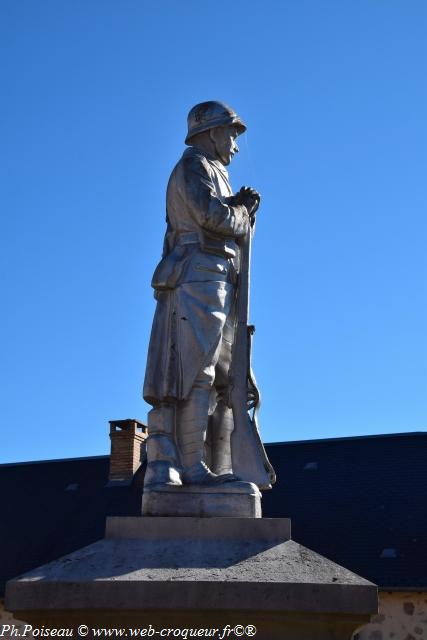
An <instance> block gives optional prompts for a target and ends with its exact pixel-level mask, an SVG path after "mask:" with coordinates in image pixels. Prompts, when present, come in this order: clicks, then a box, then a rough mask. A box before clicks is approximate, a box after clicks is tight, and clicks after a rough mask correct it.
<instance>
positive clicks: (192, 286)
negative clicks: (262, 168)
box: [143, 101, 260, 487]
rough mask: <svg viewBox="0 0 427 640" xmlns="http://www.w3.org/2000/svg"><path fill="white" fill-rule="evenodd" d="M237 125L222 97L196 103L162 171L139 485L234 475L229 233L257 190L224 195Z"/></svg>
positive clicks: (238, 229) (214, 480) (235, 254)
mask: <svg viewBox="0 0 427 640" xmlns="http://www.w3.org/2000/svg"><path fill="white" fill-rule="evenodd" d="M245 130H246V126H245V124H244V123H243V122H242V120H241V119H240V118H239V116H238V115H237V114H236V113H235V112H234V111H233V109H231V108H230V107H229V106H227V105H226V104H224V103H222V102H217V101H210V102H203V103H201V104H198V105H196V106H195V107H193V108H192V109H191V111H190V113H189V115H188V134H187V137H186V139H185V143H186V144H187V145H189V147H188V148H187V149H186V150H185V151H184V154H183V156H182V157H181V159H180V160H179V162H178V164H177V165H176V166H175V168H174V170H173V171H172V174H171V177H170V179H169V183H168V188H167V216H166V222H167V230H166V235H165V241H164V249H163V257H162V260H161V261H160V263H159V265H158V266H157V268H156V270H155V272H154V276H153V280H152V286H153V288H154V289H155V298H156V299H157V308H156V312H155V317H154V321H153V328H152V333H151V339H150V345H149V351H148V361H147V369H146V375H145V382H144V392H143V395H144V399H145V400H146V401H147V402H148V403H150V404H151V405H152V406H153V409H152V410H151V411H150V412H149V414H148V433H149V438H148V442H147V462H148V464H147V471H146V476H145V486H146V487H155V486H158V485H164V484H166V485H181V484H201V485H216V484H221V483H223V482H230V481H234V480H239V478H238V477H237V476H236V475H234V473H233V466H232V451H231V434H232V432H233V428H234V423H233V412H232V409H231V405H230V401H229V391H230V389H229V368H230V362H231V356H232V349H233V341H234V332H235V298H236V295H235V294H236V281H237V276H238V273H239V246H238V239H239V238H242V237H243V236H245V234H247V233H248V231H249V229H250V225H251V222H253V220H254V216H255V213H256V211H257V209H258V206H259V201H260V196H259V194H258V193H257V192H256V191H255V190H254V189H251V188H249V187H242V189H241V190H240V191H239V192H238V193H237V194H236V195H233V192H232V189H231V186H230V182H229V178H228V173H227V170H226V168H225V167H226V166H227V165H228V164H229V163H230V161H231V159H232V158H233V156H234V154H235V153H237V152H238V150H239V149H238V146H237V144H236V138H237V136H238V135H240V134H241V133H243V132H244V131H245Z"/></svg>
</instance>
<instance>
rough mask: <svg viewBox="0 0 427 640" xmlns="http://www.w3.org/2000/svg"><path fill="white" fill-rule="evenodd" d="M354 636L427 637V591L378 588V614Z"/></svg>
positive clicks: (357, 639)
mask: <svg viewBox="0 0 427 640" xmlns="http://www.w3.org/2000/svg"><path fill="white" fill-rule="evenodd" d="M353 640H427V591H424V592H422V593H419V592H411V591H408V592H404V591H395V592H386V591H380V593H379V613H378V615H377V616H375V617H374V618H373V619H372V622H371V623H370V624H368V625H366V627H363V629H361V630H360V631H359V632H358V633H356V634H354V636H353Z"/></svg>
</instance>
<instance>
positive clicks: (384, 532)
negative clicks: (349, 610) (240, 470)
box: [263, 432, 427, 590]
mask: <svg viewBox="0 0 427 640" xmlns="http://www.w3.org/2000/svg"><path fill="white" fill-rule="evenodd" d="M267 450H268V455H269V457H270V460H271V462H272V464H273V466H274V467H275V469H276V471H277V475H278V480H277V483H276V485H275V486H274V488H273V490H272V491H270V492H268V493H267V492H266V493H264V497H263V514H264V515H265V516H270V517H280V516H288V517H290V518H291V519H292V537H293V538H294V539H295V540H297V541H298V542H300V543H301V544H303V545H304V546H306V547H309V548H311V549H314V550H315V551H317V552H319V553H320V554H321V555H324V556H326V557H327V558H330V559H331V560H334V561H335V562H337V563H338V564H342V565H343V566H345V567H347V568H348V569H351V570H352V571H354V572H355V573H357V574H359V575H361V576H363V577H365V578H368V579H369V580H372V582H375V583H376V584H378V585H379V586H381V587H382V588H387V587H390V588H392V589H396V588H401V589H410V588H412V587H413V588H415V590H416V589H417V588H427V563H426V562H425V558H426V557H427V433H425V432H424V433H407V434H392V435H385V436H368V437H355V438H339V439H330V440H313V441H305V442H304V441H302V442H284V443H276V444H273V445H269V446H267ZM394 556H395V557H394Z"/></svg>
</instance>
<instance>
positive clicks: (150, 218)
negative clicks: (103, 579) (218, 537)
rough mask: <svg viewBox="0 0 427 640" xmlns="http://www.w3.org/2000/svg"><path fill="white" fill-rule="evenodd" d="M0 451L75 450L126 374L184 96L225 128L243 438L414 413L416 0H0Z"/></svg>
mask: <svg viewBox="0 0 427 640" xmlns="http://www.w3.org/2000/svg"><path fill="white" fill-rule="evenodd" d="M0 14H1V15H0V43H1V44H0V47H1V70H0V73H1V76H0V77H1V86H2V100H1V103H0V111H1V118H0V139H1V141H2V150H3V153H2V154H1V158H0V163H1V184H0V206H1V213H2V233H1V256H0V263H1V273H2V282H3V286H2V294H1V302H2V313H1V327H0V331H1V333H0V335H1V338H2V356H3V357H2V361H3V366H2V368H1V380H0V389H1V396H2V398H1V413H2V427H3V428H2V436H1V442H2V445H1V450H0V451H1V453H0V462H14V461H20V460H30V459H47V458H61V457H74V456H85V455H98V454H103V453H107V452H108V450H109V438H108V424H107V422H108V420H111V419H119V418H125V417H139V418H141V419H143V420H144V419H145V417H146V412H147V405H145V404H144V403H143V401H142V399H141V386H142V381H143V377H144V370H145V358H146V350H147V343H148V338H149V332H150V327H151V321H152V315H153V312H154V300H153V297H152V292H151V289H150V280H151V275H152V271H153V269H154V267H155V265H156V263H157V261H158V259H159V256H160V252H161V246H162V238H163V233H164V215H165V207H164V201H165V187H166V183H167V179H168V176H169V174H170V171H171V170H172V168H173V166H174V163H175V162H176V161H177V160H178V158H179V157H180V155H181V153H182V151H183V148H184V145H183V139H184V137H185V131H186V115H187V112H188V110H189V108H190V107H191V106H193V104H195V103H197V102H200V101H203V100H209V99H220V100H224V101H226V102H228V103H229V104H231V105H232V106H233V107H234V108H235V109H236V110H237V111H238V112H239V114H241V116H242V118H243V119H244V120H245V121H246V123H247V125H248V132H247V134H245V135H244V136H242V137H241V138H240V148H241V152H240V154H239V156H238V157H237V158H235V160H234V161H233V164H232V165H231V167H230V176H231V180H232V183H233V185H234V187H235V189H236V190H237V189H238V188H240V186H241V185H242V184H250V185H251V186H254V187H255V188H257V189H258V190H259V191H260V192H261V194H262V196H263V201H262V208H261V210H260V212H259V216H258V224H257V231H256V238H255V241H254V249H253V251H254V256H253V265H252V268H253V273H252V292H251V320H252V322H253V323H254V324H256V326H257V331H256V334H255V337H254V341H255V344H254V368H255V373H256V376H257V379H258V383H259V386H260V388H261V393H262V409H261V415H260V423H261V429H262V436H263V438H264V440H265V441H267V442H273V441H282V440H297V439H306V438H323V437H340V436H351V435H363V434H375V433H392V432H403V431H416V430H425V429H426V426H427V364H426V363H427V333H426V316H427V304H426V302H427V301H426V298H427V292H426V275H427V274H426V271H427V258H426V250H425V245H426V240H427V237H426V235H427V234H426V210H427V207H426V204H427V187H426V169H427V166H426V165H427V121H426V113H427V83H426V71H427V4H426V3H425V2H424V0H410V1H408V0H401V1H397V0H357V1H356V0H348V1H342V0H336V1H335V0H324V1H322V2H318V1H317V0H281V1H279V0H276V1H274V2H273V1H266V2H263V3H259V2H254V1H252V0H245V1H244V2H243V1H237V2H234V3H229V2H225V1H223V0H219V1H217V2H215V4H214V5H213V4H212V3H200V2H195V1H193V0H181V2H176V1H172V0H157V1H156V2H148V1H142V0H138V1H137V0H133V1H131V0H120V1H119V0H116V1H114V2H113V1H110V0H102V1H101V0H85V1H83V0H72V1H71V0H59V1H58V0H51V1H49V0H39V1H38V2H32V1H30V0H20V1H16V0H13V1H12V0H3V1H2V2H1V4H0Z"/></svg>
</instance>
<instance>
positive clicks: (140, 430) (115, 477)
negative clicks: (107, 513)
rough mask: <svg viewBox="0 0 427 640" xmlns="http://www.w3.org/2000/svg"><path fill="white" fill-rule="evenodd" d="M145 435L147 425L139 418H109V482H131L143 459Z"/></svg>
mask: <svg viewBox="0 0 427 640" xmlns="http://www.w3.org/2000/svg"><path fill="white" fill-rule="evenodd" d="M147 436H148V434H147V426H146V425H145V424H143V423H142V422H140V421H139V420H135V419H133V418H127V419H126V420H110V439H111V455H110V475H109V477H108V480H109V484H117V485H128V484H131V482H132V480H133V476H134V475H135V473H136V472H137V471H138V469H139V467H140V466H141V462H142V460H143V459H144V456H145V440H146V439H147Z"/></svg>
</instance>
